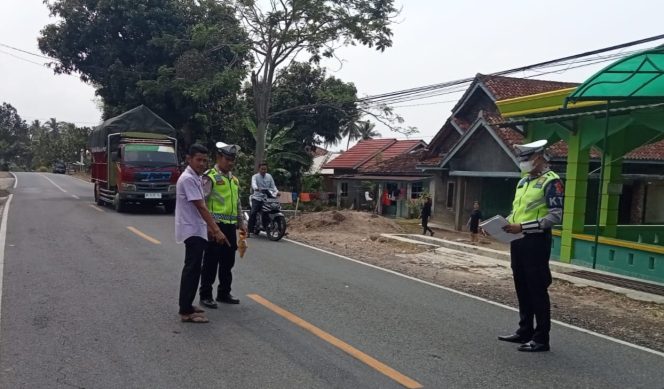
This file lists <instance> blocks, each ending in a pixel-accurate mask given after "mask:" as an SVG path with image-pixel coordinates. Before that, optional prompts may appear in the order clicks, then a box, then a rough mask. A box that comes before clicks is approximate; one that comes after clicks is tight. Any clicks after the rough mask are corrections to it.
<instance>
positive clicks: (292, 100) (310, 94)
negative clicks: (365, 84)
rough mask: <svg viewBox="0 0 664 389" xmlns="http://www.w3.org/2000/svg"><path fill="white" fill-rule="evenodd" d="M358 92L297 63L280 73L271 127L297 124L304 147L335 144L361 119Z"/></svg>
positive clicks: (297, 134)
mask: <svg viewBox="0 0 664 389" xmlns="http://www.w3.org/2000/svg"><path fill="white" fill-rule="evenodd" d="M356 100H357V89H356V88H355V85H353V84H352V83H346V82H344V81H342V80H340V79H338V78H335V77H328V76H327V74H326V72H325V69H322V68H319V67H316V66H313V65H311V64H309V63H300V62H293V63H292V64H291V65H290V66H289V67H287V68H285V69H283V70H282V71H280V72H279V76H278V77H277V80H276V82H275V84H274V89H273V94H272V104H271V109H270V110H271V112H272V113H271V115H270V123H274V124H276V125H277V126H278V127H284V126H287V125H288V124H289V123H293V132H292V133H291V134H292V135H293V136H294V137H295V138H297V139H300V140H301V147H302V148H304V147H305V146H307V145H320V144H321V143H334V142H336V141H338V140H339V138H340V136H341V132H342V129H343V128H344V127H345V126H347V125H348V124H349V123H353V122H355V121H356V120H357V119H358V118H359V112H358V110H357V106H356V103H355V101H356Z"/></svg>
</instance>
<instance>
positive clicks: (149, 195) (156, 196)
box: [145, 193, 161, 199]
mask: <svg viewBox="0 0 664 389" xmlns="http://www.w3.org/2000/svg"><path fill="white" fill-rule="evenodd" d="M145 198H146V199H160V198H161V193H146V194H145Z"/></svg>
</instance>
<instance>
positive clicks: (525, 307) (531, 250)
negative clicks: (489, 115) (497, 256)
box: [498, 140, 564, 352]
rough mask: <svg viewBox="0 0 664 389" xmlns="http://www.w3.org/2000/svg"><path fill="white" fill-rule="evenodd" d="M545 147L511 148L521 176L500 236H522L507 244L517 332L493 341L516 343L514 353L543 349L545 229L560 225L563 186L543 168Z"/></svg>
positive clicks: (546, 322) (547, 273) (546, 325)
mask: <svg viewBox="0 0 664 389" xmlns="http://www.w3.org/2000/svg"><path fill="white" fill-rule="evenodd" d="M546 143H547V141H546V140H539V141H536V142H532V143H528V144H524V145H517V146H515V148H516V151H517V156H518V160H519V167H520V168H521V171H522V172H524V173H527V175H526V176H525V177H523V178H522V179H521V180H520V181H519V183H518V184H517V187H516V193H515V195H514V202H513V204H512V213H511V214H510V215H509V216H508V218H507V220H508V221H509V223H511V224H508V225H506V226H505V227H503V229H504V230H505V231H506V232H509V233H513V234H518V233H523V234H524V237H523V238H521V239H517V240H514V241H512V244H511V259H512V274H513V276H514V286H515V288H516V295H517V298H518V300H519V318H520V320H519V329H518V330H516V333H514V334H512V335H506V336H499V337H498V339H500V340H503V341H506V342H514V343H521V346H519V348H518V350H519V351H527V352H537V351H549V331H550V330H551V304H550V302H549V292H548V290H547V289H548V287H549V285H551V270H550V269H549V257H550V255H551V227H553V225H555V224H560V222H561V221H562V217H563V198H564V189H563V183H562V181H561V180H560V177H558V175H557V174H556V173H554V172H552V171H551V170H549V167H548V161H549V156H548V155H547V154H546V152H545V149H544V147H545V146H546ZM533 321H536V322H537V326H535V323H534V322H533Z"/></svg>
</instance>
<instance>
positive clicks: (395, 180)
mask: <svg viewBox="0 0 664 389" xmlns="http://www.w3.org/2000/svg"><path fill="white" fill-rule="evenodd" d="M426 146H427V144H426V142H424V141H422V140H419V139H413V140H398V139H367V140H361V141H359V142H358V143H357V144H356V145H355V146H353V147H351V148H350V149H349V150H348V151H346V152H344V153H342V154H341V155H339V156H337V157H336V158H335V159H334V160H332V161H329V162H327V163H326V164H325V165H323V167H322V168H323V169H326V170H333V175H332V179H333V181H334V182H335V187H336V192H337V197H336V198H337V206H338V207H343V208H352V209H366V210H373V209H377V210H378V212H380V213H381V214H384V215H387V216H398V217H407V216H408V213H409V211H412V209H411V208H409V201H408V200H409V199H416V198H419V196H421V195H422V193H424V192H428V191H429V186H430V184H431V177H432V176H433V175H434V174H433V173H425V172H423V171H421V170H419V169H416V163H419V161H420V160H419V159H417V158H419V156H421V155H423V153H424V151H425V149H426ZM414 155H416V156H418V157H417V158H416V159H413V158H414V157H413V156H414ZM403 161H411V166H410V168H408V169H406V168H405V167H404V165H403V164H402V163H403ZM378 200H380V201H378Z"/></svg>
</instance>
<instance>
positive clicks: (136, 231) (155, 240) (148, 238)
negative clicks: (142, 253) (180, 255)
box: [127, 226, 161, 244]
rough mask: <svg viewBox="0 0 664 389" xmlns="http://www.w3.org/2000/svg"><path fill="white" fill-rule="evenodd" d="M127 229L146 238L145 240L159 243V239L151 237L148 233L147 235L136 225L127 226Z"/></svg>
mask: <svg viewBox="0 0 664 389" xmlns="http://www.w3.org/2000/svg"><path fill="white" fill-rule="evenodd" d="M127 229H128V230H129V231H131V232H133V233H134V234H136V235H138V236H140V237H141V238H143V239H145V240H147V241H148V242H150V243H154V244H161V242H160V241H158V240H157V239H155V238H153V237H151V236H150V235H147V234H145V233H143V232H141V231H140V230H139V229H138V228H136V227H132V226H128V227H127Z"/></svg>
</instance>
